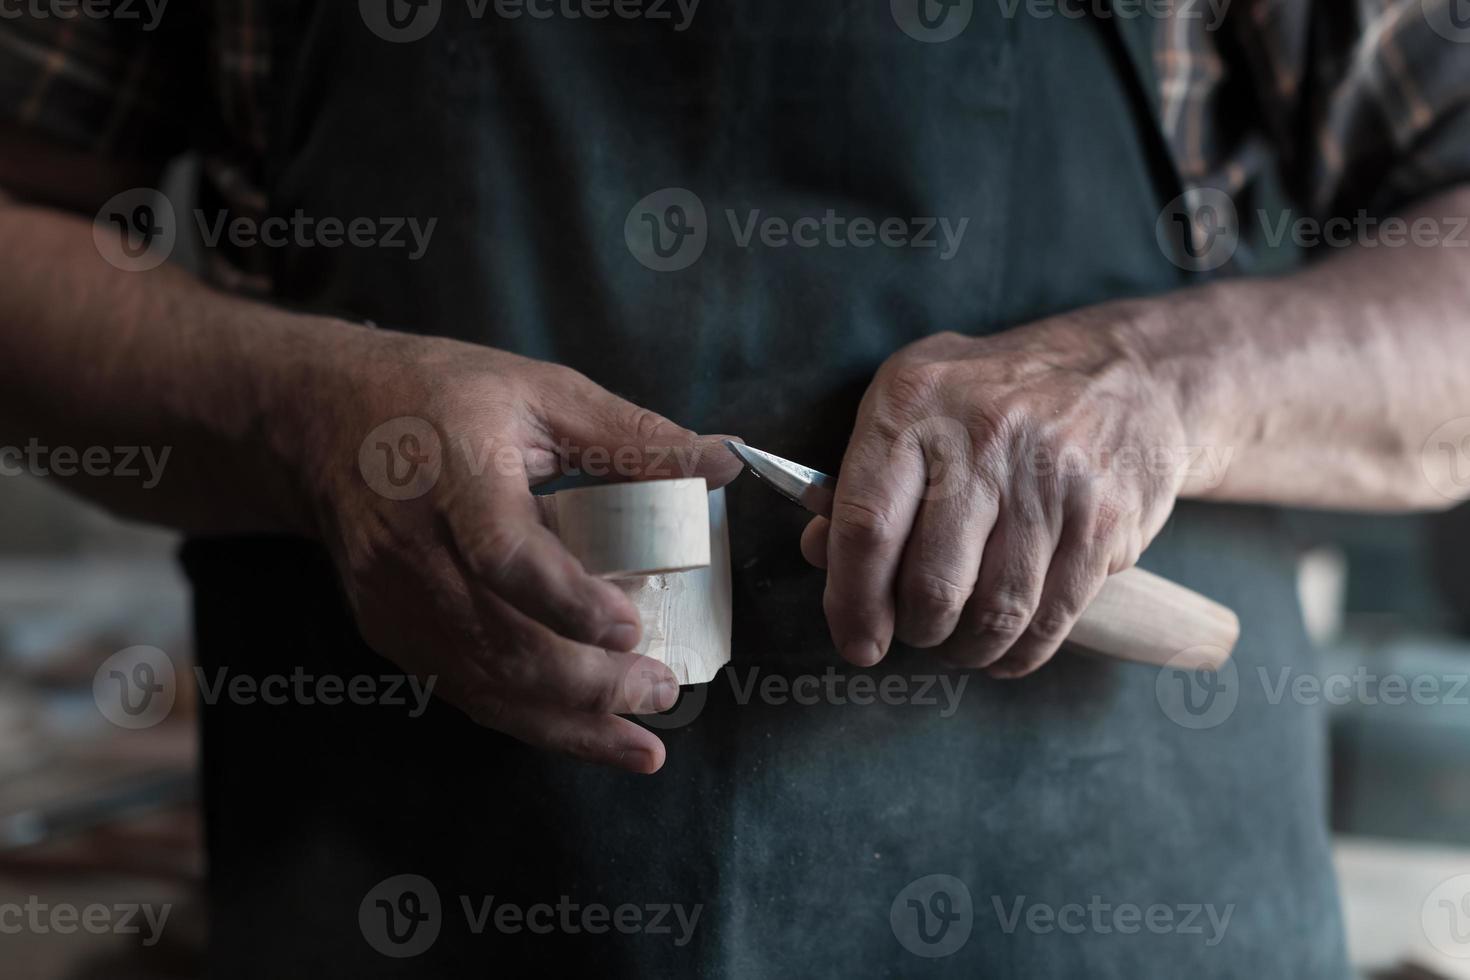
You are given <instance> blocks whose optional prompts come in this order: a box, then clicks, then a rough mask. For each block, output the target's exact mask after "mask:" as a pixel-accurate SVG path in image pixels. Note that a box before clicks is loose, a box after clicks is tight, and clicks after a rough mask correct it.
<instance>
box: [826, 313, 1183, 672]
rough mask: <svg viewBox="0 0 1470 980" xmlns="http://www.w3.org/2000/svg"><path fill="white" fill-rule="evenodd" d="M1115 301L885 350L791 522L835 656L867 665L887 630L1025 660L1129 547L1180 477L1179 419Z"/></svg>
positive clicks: (997, 659)
mask: <svg viewBox="0 0 1470 980" xmlns="http://www.w3.org/2000/svg"><path fill="white" fill-rule="evenodd" d="M1125 309H1126V307H1123V306H1122V305H1121V304H1120V305H1119V306H1117V307H1101V308H1097V309H1094V310H1089V311H1083V312H1080V313H1077V314H1072V315H1068V316H1063V317H1058V318H1055V319H1051V320H1047V321H1043V322H1041V323H1038V324H1034V325H1032V326H1029V327H1025V328H1022V329H1019V330H1014V331H1011V332H1008V333H1004V334H999V335H996V336H992V337H983V338H972V337H964V336H960V335H958V334H952V333H948V334H939V335H936V336H932V337H927V338H925V339H923V340H921V341H918V342H916V343H914V344H911V345H910V346H908V347H906V348H904V349H903V350H901V351H899V352H898V353H896V354H894V355H893V356H892V357H891V358H889V359H888V361H887V362H886V363H885V364H884V365H883V366H882V368H881V369H880V370H879V371H878V374H877V376H876V377H875V378H874V380H873V383H872V386H871V387H870V388H869V389H868V392H867V395H866V396H865V397H864V399H863V402H862V405H861V407H860V409H859V411H858V420H857V425H856V429H855V431H854V432H853V435H852V440H851V442H850V443H849V445H848V448H847V453H846V456H845V457H844V459H843V462H842V470H841V473H840V475H839V477H838V483H837V493H836V499H835V502H834V506H833V512H832V519H831V521H830V522H829V521H828V520H826V519H825V518H820V517H819V518H816V519H815V520H813V521H812V522H811V524H810V525H809V526H808V527H807V530H806V533H805V534H804V535H803V537H802V551H803V553H804V554H805V555H806V556H807V559H808V560H809V561H811V562H812V563H813V564H816V565H818V566H824V567H826V569H827V591H826V596H825V606H826V612H827V619H828V623H829V625H830V626H831V630H832V637H833V641H834V642H835V643H836V645H837V648H838V649H839V650H840V651H842V654H843V656H844V657H846V658H847V659H848V660H850V661H851V662H853V663H855V664H858V665H860V666H870V665H872V664H875V663H877V662H878V661H879V660H881V659H882V658H883V656H884V655H885V654H886V652H887V650H888V647H889V644H890V642H891V641H892V639H893V638H894V637H895V636H897V638H898V639H899V640H901V641H903V642H904V643H907V644H910V645H912V646H916V647H938V648H940V649H939V651H938V652H939V654H940V655H941V656H942V657H943V658H945V659H946V660H947V661H949V662H951V663H953V664H955V665H957V666H963V667H988V668H989V672H990V673H991V674H992V675H994V676H997V677H1021V676H1023V675H1025V674H1028V673H1030V672H1032V671H1034V670H1036V669H1037V668H1038V667H1040V666H1041V665H1042V664H1044V663H1045V662H1046V661H1047V660H1048V659H1050V658H1051V656H1052V654H1054V653H1055V652H1056V650H1057V648H1058V646H1059V645H1060V644H1061V642H1062V641H1063V640H1064V639H1065V638H1066V636H1067V634H1068V633H1069V632H1070V631H1071V629H1072V625H1073V623H1074V622H1075V621H1076V619H1077V617H1078V615H1079V614H1080V613H1081V612H1082V610H1083V609H1085V608H1086V607H1087V604H1088V603H1089V602H1091V601H1092V599H1093V597H1094V596H1095V595H1096V594H1097V592H1098V589H1099V588H1100V587H1101V586H1102V584H1103V581H1104V579H1105V578H1106V577H1107V576H1108V575H1109V574H1111V573H1113V572H1117V571H1121V570H1122V569H1125V568H1128V567H1130V566H1131V565H1132V564H1133V563H1134V562H1135V561H1136V560H1137V558H1138V555H1139V553H1140V552H1141V551H1142V550H1143V549H1144V547H1145V546H1146V545H1147V544H1148V543H1149V541H1150V540H1151V539H1152V538H1153V536H1154V535H1155V534H1157V533H1158V531H1159V529H1160V528H1161V527H1162V526H1163V524H1164V521H1165V520H1166V519H1167V517H1168V515H1169V512H1170V510H1171V508H1172V507H1173V504H1174V499H1175V496H1176V494H1177V493H1178V492H1179V490H1180V487H1181V482H1182V467H1181V466H1180V465H1179V464H1180V463H1181V462H1182V461H1183V460H1182V456H1183V453H1182V450H1183V447H1184V445H1185V441H1186V435H1185V429H1184V427H1183V425H1182V423H1181V421H1180V413H1179V409H1178V407H1177V405H1176V401H1175V399H1174V397H1173V395H1172V391H1171V389H1169V388H1168V387H1166V386H1165V385H1164V384H1162V383H1160V382H1158V381H1156V380H1155V379H1154V378H1153V377H1151V375H1150V371H1149V369H1148V367H1147V366H1146V364H1145V363H1144V361H1143V359H1142V357H1141V356H1140V352H1139V351H1138V350H1137V349H1136V347H1135V345H1134V344H1133V343H1131V341H1130V334H1129V332H1128V330H1127V328H1126V315H1125V314H1124V313H1123V312H1122V311H1123V310H1125Z"/></svg>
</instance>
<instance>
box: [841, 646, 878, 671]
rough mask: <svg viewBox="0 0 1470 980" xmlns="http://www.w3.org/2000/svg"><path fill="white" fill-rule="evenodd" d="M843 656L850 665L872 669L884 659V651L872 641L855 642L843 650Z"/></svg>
mask: <svg viewBox="0 0 1470 980" xmlns="http://www.w3.org/2000/svg"><path fill="white" fill-rule="evenodd" d="M842 656H843V659H845V660H846V661H847V662H848V663H852V664H857V665H858V666H859V667H871V666H873V665H874V664H876V663H877V662H878V661H880V660H882V659H883V651H882V650H879V649H878V644H876V643H874V642H873V641H872V640H853V641H852V642H851V643H849V644H848V645H847V646H845V647H843V648H842Z"/></svg>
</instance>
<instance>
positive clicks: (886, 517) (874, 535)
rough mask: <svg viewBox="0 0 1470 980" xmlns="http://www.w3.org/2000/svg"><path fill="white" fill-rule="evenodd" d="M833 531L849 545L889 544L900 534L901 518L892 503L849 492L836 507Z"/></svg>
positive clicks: (833, 511) (833, 517) (833, 516)
mask: <svg viewBox="0 0 1470 980" xmlns="http://www.w3.org/2000/svg"><path fill="white" fill-rule="evenodd" d="M831 533H832V534H834V535H836V536H837V537H838V539H839V540H841V541H844V542H846V543H849V544H855V545H859V546H863V545H879V544H886V543H888V542H889V541H892V540H893V539H894V538H895V537H896V536H897V534H898V520H897V518H896V517H895V515H894V513H893V505H892V504H890V503H885V502H881V501H879V500H877V499H875V498H873V497H869V496H864V495H854V494H849V495H848V496H846V497H844V498H843V499H842V500H839V501H837V503H836V504H835V505H834V506H833V508H832V526H831Z"/></svg>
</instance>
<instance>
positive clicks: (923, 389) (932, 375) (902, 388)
mask: <svg viewBox="0 0 1470 980" xmlns="http://www.w3.org/2000/svg"><path fill="white" fill-rule="evenodd" d="M944 374H945V369H944V366H943V365H942V364H939V363H934V362H929V363H924V362H919V363H913V364H903V365H900V366H899V367H896V368H894V370H893V373H892V374H891V375H890V376H889V379H888V385H887V388H886V389H885V392H884V395H885V398H884V400H885V401H886V402H887V404H888V405H889V406H890V407H892V408H893V409H895V410H897V411H899V412H901V413H903V414H906V415H909V414H914V413H915V412H919V413H922V412H923V411H925V410H927V408H928V407H929V406H931V405H933V404H934V403H935V400H936V399H937V397H938V395H939V392H940V391H941V389H942V388H943V387H944Z"/></svg>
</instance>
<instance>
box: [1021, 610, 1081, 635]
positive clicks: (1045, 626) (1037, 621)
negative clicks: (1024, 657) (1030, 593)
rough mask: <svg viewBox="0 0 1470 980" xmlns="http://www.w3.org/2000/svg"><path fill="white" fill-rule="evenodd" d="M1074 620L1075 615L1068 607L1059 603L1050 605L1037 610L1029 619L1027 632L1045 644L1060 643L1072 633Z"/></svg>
mask: <svg viewBox="0 0 1470 980" xmlns="http://www.w3.org/2000/svg"><path fill="white" fill-rule="evenodd" d="M1076 619H1077V615H1076V613H1075V612H1073V611H1072V609H1071V608H1069V607H1068V606H1065V605H1063V604H1061V603H1055V604H1051V605H1048V606H1045V607H1043V608H1042V609H1039V610H1037V613H1036V615H1035V616H1033V617H1032V618H1031V625H1030V627H1029V632H1030V633H1032V634H1033V635H1034V636H1036V637H1037V638H1038V639H1041V640H1045V641H1047V642H1053V641H1055V642H1060V641H1062V640H1065V639H1066V638H1067V634H1068V633H1070V632H1071V631H1072V624H1073V623H1074V622H1076Z"/></svg>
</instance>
